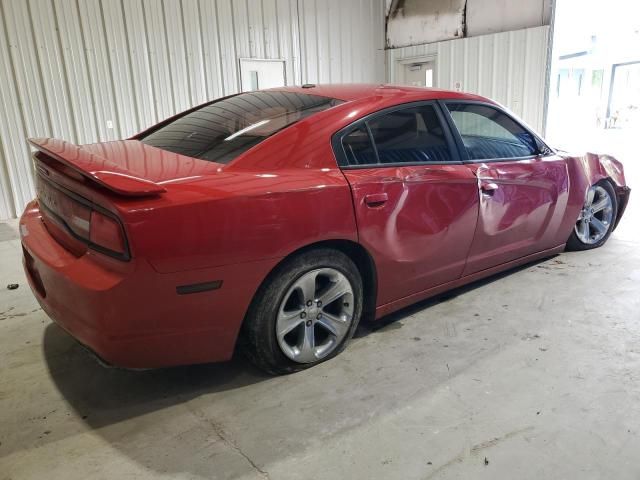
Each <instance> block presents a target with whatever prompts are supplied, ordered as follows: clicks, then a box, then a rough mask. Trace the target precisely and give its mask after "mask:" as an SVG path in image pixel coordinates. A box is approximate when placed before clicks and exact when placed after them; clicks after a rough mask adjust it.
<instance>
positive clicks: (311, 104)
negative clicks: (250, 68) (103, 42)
mask: <svg viewBox="0 0 640 480" xmlns="http://www.w3.org/2000/svg"><path fill="white" fill-rule="evenodd" d="M339 103H342V101H341V100H338V99H335V98H328V97H321V96H318V95H308V94H304V93H293V92H277V91H274V92H269V91H264V92H250V93H241V94H239V95H236V96H234V97H231V98H227V99H224V100H220V101H218V102H214V103H211V104H208V105H205V106H204V107H202V108H199V109H198V110H195V111H193V112H191V113H188V114H186V115H183V116H181V117H180V118H177V119H176V120H174V121H172V122H170V123H168V124H167V125H164V126H163V127H161V128H159V129H157V130H155V131H153V132H151V133H150V134H148V135H147V136H145V137H143V138H142V139H141V141H142V143H145V144H147V145H151V146H153V147H157V148H161V149H163V150H168V151H170V152H174V153H178V154H180V155H186V156H189V157H195V158H200V159H202V160H209V161H211V162H218V163H229V162H230V161H231V160H233V159H234V158H236V157H237V156H238V155H240V154H241V153H243V152H245V151H247V150H248V149H250V148H251V147H253V146H255V145H257V144H258V143H260V142H261V141H263V140H264V139H266V138H267V137H269V136H271V135H273V134H274V133H276V132H278V131H279V130H282V129H283V128H285V127H288V126H289V125H291V124H293V123H295V122H297V121H299V120H302V119H303V118H306V117H308V116H310V115H312V114H314V113H317V112H321V111H322V110H326V109H328V108H330V107H333V106H334V105H338V104H339Z"/></svg>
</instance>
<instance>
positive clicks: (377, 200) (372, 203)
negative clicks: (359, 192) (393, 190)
mask: <svg viewBox="0 0 640 480" xmlns="http://www.w3.org/2000/svg"><path fill="white" fill-rule="evenodd" d="M387 200H389V196H388V195H387V194H386V193H370V194H369V195H365V196H364V203H366V204H367V206H369V207H380V206H382V205H384V204H385V203H386V201H387Z"/></svg>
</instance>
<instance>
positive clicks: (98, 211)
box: [36, 174, 130, 260]
mask: <svg viewBox="0 0 640 480" xmlns="http://www.w3.org/2000/svg"><path fill="white" fill-rule="evenodd" d="M36 185H37V190H38V201H39V202H40V207H41V210H43V213H44V215H43V216H44V217H45V219H46V220H48V221H52V222H54V223H55V224H56V225H57V227H58V228H59V229H63V230H62V231H65V230H66V231H67V232H68V233H69V234H70V235H71V237H73V238H74V239H75V240H79V241H80V242H82V243H84V244H86V245H88V246H89V247H91V248H93V249H94V250H97V251H99V252H101V253H104V254H105V255H110V256H112V257H115V258H119V259H121V260H129V258H130V257H129V250H128V246H127V241H126V237H125V234H124V229H123V227H122V224H121V223H120V221H119V220H118V218H117V217H115V216H113V215H112V214H110V213H109V212H107V211H106V210H104V209H103V208H101V207H98V206H96V205H95V204H93V203H92V202H90V201H89V200H87V199H85V198H83V197H81V196H79V195H77V194H76V193H74V192H71V191H69V190H67V189H66V188H64V187H62V186H60V185H57V184H54V183H53V182H51V181H49V180H47V179H45V178H43V176H42V175H41V174H38V176H37V182H36ZM46 223H47V222H46V221H45V224H46ZM59 241H60V240H59ZM61 243H64V242H61ZM67 248H68V249H69V246H68V245H67ZM74 251H75V250H74Z"/></svg>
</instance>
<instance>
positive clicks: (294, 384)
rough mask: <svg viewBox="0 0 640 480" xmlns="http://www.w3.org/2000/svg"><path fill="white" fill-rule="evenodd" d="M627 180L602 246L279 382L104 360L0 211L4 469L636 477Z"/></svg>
mask: <svg viewBox="0 0 640 480" xmlns="http://www.w3.org/2000/svg"><path fill="white" fill-rule="evenodd" d="M629 152H630V153H633V152H632V151H631V150H629ZM634 160H635V158H633V157H629V158H628V160H627V165H628V167H627V170H628V172H629V176H630V177H631V181H630V183H631V184H632V186H633V184H634V183H635V185H640V175H638V174H637V173H638V167H637V165H631V162H633V161H634ZM634 169H635V171H633V170H634ZM633 178H635V179H637V180H639V181H638V182H633ZM635 194H636V195H635V196H633V197H632V203H631V206H630V208H629V211H628V214H627V217H626V218H625V219H624V222H623V225H622V226H621V228H620V229H619V230H618V231H616V233H615V234H614V235H613V236H612V237H611V239H610V240H609V242H608V244H607V245H606V246H605V247H603V248H601V249H598V250H595V251H591V252H585V253H565V254H562V255H559V256H557V257H554V258H551V259H549V260H546V261H543V262H540V263H537V264H533V265H529V266H526V267H524V268H521V269H519V270H517V271H514V272H511V273H509V274H507V275H501V276H498V277H495V278H492V279H490V280H488V281H485V282H481V283H478V284H475V285H472V286H471V287H468V288H465V289H462V290H458V291H455V292H453V293H452V294H450V295H448V296H444V297H441V298H440V299H438V300H433V301H429V302H424V303H422V304H420V305H417V306H415V307H412V308H409V309H407V310H404V311H402V312H400V313H399V314H397V315H394V316H393V317H392V318H389V319H387V320H386V321H385V322H384V324H382V325H380V326H379V328H377V329H375V330H372V329H371V328H366V327H363V328H361V329H360V330H359V332H358V334H357V338H356V339H355V340H354V341H353V342H352V344H351V345H350V347H349V348H348V349H347V350H346V351H345V352H344V353H343V354H342V355H340V356H339V357H338V358H336V359H335V360H332V361H330V362H328V363H325V364H323V365H320V366H319V367H316V368H313V369H311V370H309V371H306V372H302V373H299V374H296V375H292V376H287V377H279V378H270V377H265V376H263V375H262V374H261V373H259V372H257V371H256V370H255V369H253V368H252V367H251V366H249V365H247V364H246V363H244V362H243V361H241V360H237V361H233V362H231V363H229V364H222V365H206V366H196V367H188V368H178V369H169V370H158V371H147V372H127V371H120V370H113V369H111V370H109V369H104V368H102V367H100V366H99V365H98V364H96V363H95V362H94V360H93V359H92V358H91V357H89V356H88V355H87V354H85V352H84V351H83V350H82V349H81V348H80V347H79V346H77V345H76V343H75V342H74V341H73V340H72V339H71V338H69V337H68V336H67V335H66V334H65V333H63V332H62V331H61V330H60V329H59V328H57V327H56V326H55V325H53V324H52V323H51V322H50V321H49V320H48V318H47V317H46V316H45V315H44V314H43V312H42V311H41V310H40V309H39V308H38V306H37V304H36V302H35V300H34V299H33V297H32V295H31V293H30V291H29V289H28V287H27V285H26V283H25V279H24V276H23V273H22V270H21V266H20V243H19V241H18V240H17V239H15V238H16V237H15V235H14V233H13V232H12V231H11V230H10V229H9V228H8V227H7V226H6V225H0V269H1V270H0V285H1V286H2V289H1V290H0V442H1V443H0V479H3V480H4V479H29V478H47V479H49V480H53V479H64V480H73V479H83V480H84V479H86V478H103V479H113V478H118V479H128V478H136V479H145V478H154V479H157V478H169V477H171V478H174V477H177V478H208V479H213V478H215V479H227V478H243V479H265V478H268V479H272V480H276V479H278V480H279V479H300V478H309V479H345V478H366V479H402V480H408V479H427V478H439V479H451V478H476V479H482V478H488V479H496V478H505V479H506V478H508V479H513V478H518V479H536V480H537V479H540V478H553V479H558V478H569V479H573V478H581V479H592V478H593V479H595V478H615V479H616V480H622V479H637V478H639V477H640V455H639V452H640V295H639V294H638V293H639V288H638V285H639V282H640V239H639V236H638V233H640V228H639V227H638V226H637V225H638V220H640V208H639V207H640V196H639V195H638V192H635ZM12 225H13V226H15V225H14V224H12ZM10 237H13V239H10ZM10 282H18V283H20V288H19V289H17V290H11V291H10V290H6V289H5V288H4V286H5V285H6V284H7V283H10Z"/></svg>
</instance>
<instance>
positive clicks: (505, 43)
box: [387, 26, 549, 132]
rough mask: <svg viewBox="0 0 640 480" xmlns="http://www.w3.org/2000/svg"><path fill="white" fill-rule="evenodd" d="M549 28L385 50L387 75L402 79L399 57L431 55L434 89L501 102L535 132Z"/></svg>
mask: <svg viewBox="0 0 640 480" xmlns="http://www.w3.org/2000/svg"><path fill="white" fill-rule="evenodd" d="M548 46H549V27H548V26H544V27H535V28H527V29H523V30H516V31H513V32H504V33H496V34H492V35H483V36H479V37H472V38H463V39H459V40H448V41H445V42H437V43H431V44H426V45H417V46H412V47H405V48H397V49H393V50H387V52H388V57H387V58H388V61H387V70H388V78H389V80H390V81H391V82H392V83H399V82H401V81H402V78H401V72H402V70H401V69H402V68H404V66H403V65H401V64H400V62H402V61H405V62H406V61H409V60H411V59H412V58H415V59H416V61H418V60H419V59H421V58H424V57H432V58H433V59H434V60H435V63H436V81H435V85H434V86H435V87H438V88H444V89H454V88H455V85H456V83H457V82H460V84H461V86H462V90H463V91H465V92H470V93H476V94H479V95H483V96H485V97H489V98H491V99H493V100H496V101H497V102H499V103H501V104H503V105H505V106H506V107H507V108H509V109H510V110H512V111H513V112H514V113H515V114H516V115H518V116H519V117H521V118H522V119H523V120H524V121H525V122H526V123H528V124H529V125H530V126H531V127H533V128H534V129H536V130H538V131H540V132H541V131H542V129H543V125H544V118H543V117H544V102H545V90H546V86H545V78H546V75H545V72H546V68H547V67H546V65H547V50H548Z"/></svg>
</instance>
